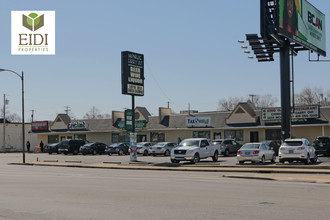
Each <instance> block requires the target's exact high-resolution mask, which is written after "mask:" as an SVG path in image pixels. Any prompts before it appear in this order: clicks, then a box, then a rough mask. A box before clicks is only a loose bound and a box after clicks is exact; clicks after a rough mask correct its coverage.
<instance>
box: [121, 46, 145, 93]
mask: <svg viewBox="0 0 330 220" xmlns="http://www.w3.org/2000/svg"><path fill="white" fill-rule="evenodd" d="M121 83H122V94H124V95H137V96H144V55H143V54H138V53H133V52H130V51H123V52H121Z"/></svg>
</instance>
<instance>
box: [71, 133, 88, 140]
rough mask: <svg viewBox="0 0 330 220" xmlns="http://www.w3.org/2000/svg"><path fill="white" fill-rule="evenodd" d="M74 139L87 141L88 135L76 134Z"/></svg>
mask: <svg viewBox="0 0 330 220" xmlns="http://www.w3.org/2000/svg"><path fill="white" fill-rule="evenodd" d="M74 139H75V140H86V134H75V135H74Z"/></svg>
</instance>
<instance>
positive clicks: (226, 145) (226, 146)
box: [212, 139, 242, 157]
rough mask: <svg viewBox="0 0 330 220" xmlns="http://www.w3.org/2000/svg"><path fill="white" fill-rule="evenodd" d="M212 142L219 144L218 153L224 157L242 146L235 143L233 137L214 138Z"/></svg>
mask: <svg viewBox="0 0 330 220" xmlns="http://www.w3.org/2000/svg"><path fill="white" fill-rule="evenodd" d="M212 142H213V143H218V144H220V154H222V155H223V156H225V157H228V156H229V155H230V154H236V153H237V151H238V150H239V149H240V148H241V147H242V145H241V144H239V143H237V142H236V141H235V140H233V139H216V140H213V141H212Z"/></svg>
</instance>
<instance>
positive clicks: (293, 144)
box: [283, 141, 303, 147]
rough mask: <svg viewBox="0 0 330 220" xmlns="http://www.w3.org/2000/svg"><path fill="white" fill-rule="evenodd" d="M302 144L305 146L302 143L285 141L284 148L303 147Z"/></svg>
mask: <svg viewBox="0 0 330 220" xmlns="http://www.w3.org/2000/svg"><path fill="white" fill-rule="evenodd" d="M302 144H303V143H302V141H285V142H284V143H283V145H284V146H292V147H294V146H301V145H302Z"/></svg>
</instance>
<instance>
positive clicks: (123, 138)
mask: <svg viewBox="0 0 330 220" xmlns="http://www.w3.org/2000/svg"><path fill="white" fill-rule="evenodd" d="M121 142H125V143H129V135H128V134H112V143H121Z"/></svg>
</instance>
